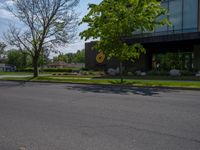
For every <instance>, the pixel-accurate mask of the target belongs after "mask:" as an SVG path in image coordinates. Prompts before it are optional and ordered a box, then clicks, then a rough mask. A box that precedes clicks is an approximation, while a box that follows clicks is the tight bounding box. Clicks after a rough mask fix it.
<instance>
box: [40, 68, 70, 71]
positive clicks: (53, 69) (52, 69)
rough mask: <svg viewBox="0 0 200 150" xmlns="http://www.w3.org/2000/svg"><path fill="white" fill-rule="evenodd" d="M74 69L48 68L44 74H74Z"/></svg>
mask: <svg viewBox="0 0 200 150" xmlns="http://www.w3.org/2000/svg"><path fill="white" fill-rule="evenodd" d="M72 71H73V69H72V68H46V69H44V72H72Z"/></svg>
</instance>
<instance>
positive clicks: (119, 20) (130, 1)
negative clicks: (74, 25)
mask: <svg viewBox="0 0 200 150" xmlns="http://www.w3.org/2000/svg"><path fill="white" fill-rule="evenodd" d="M89 10H90V11H89V13H88V14H87V15H86V16H85V17H84V18H83V19H82V22H81V23H80V24H83V23H87V24H88V29H86V30H85V31H83V32H82V33H80V36H81V37H82V38H85V40H88V39H90V38H93V39H99V41H98V42H97V44H96V46H95V48H96V49H98V50H99V51H101V52H103V53H104V54H106V56H107V57H108V58H111V57H115V58H118V59H119V61H120V64H119V66H120V75H121V82H123V78H122V62H123V61H129V60H131V61H133V62H134V61H135V60H137V59H139V57H140V55H141V53H145V49H144V48H143V46H142V45H141V44H139V43H135V44H133V45H128V44H127V43H126V41H125V37H130V36H133V35H134V34H135V33H136V31H137V32H138V31H140V32H144V31H153V30H154V29H155V28H156V27H158V26H160V25H164V24H166V23H168V21H167V19H166V18H165V17H163V18H162V19H158V18H159V16H162V15H165V14H166V13H167V12H166V10H165V9H164V8H162V7H161V2H160V1H158V0H103V1H102V2H101V3H100V4H99V5H95V4H90V5H89Z"/></svg>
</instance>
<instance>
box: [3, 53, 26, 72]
mask: <svg viewBox="0 0 200 150" xmlns="http://www.w3.org/2000/svg"><path fill="white" fill-rule="evenodd" d="M6 54H7V63H8V64H10V65H14V66H16V68H17V69H24V68H26V67H28V66H27V65H28V59H30V58H29V57H28V54H27V53H26V52H22V51H18V50H16V49H12V50H9V51H7V52H6Z"/></svg>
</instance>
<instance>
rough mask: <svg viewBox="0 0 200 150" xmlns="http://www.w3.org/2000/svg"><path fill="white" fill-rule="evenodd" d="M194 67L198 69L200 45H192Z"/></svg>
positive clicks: (199, 67) (199, 68) (199, 64)
mask: <svg viewBox="0 0 200 150" xmlns="http://www.w3.org/2000/svg"><path fill="white" fill-rule="evenodd" d="M194 68H195V69H197V70H200V45H194Z"/></svg>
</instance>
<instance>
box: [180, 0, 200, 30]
mask: <svg viewBox="0 0 200 150" xmlns="http://www.w3.org/2000/svg"><path fill="white" fill-rule="evenodd" d="M183 1H184V7H183V29H184V31H185V32H187V31H188V32H190V31H195V30H197V28H198V0H183Z"/></svg>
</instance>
